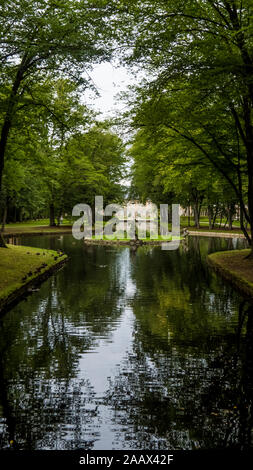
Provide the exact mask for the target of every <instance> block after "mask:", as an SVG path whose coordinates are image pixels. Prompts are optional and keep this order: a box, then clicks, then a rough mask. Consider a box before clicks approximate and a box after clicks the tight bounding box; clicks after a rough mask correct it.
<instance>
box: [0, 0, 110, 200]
mask: <svg viewBox="0 0 253 470" xmlns="http://www.w3.org/2000/svg"><path fill="white" fill-rule="evenodd" d="M1 7H2V8H1V15H0V79H1V82H2V85H3V88H4V93H3V95H1V98H2V100H1V102H0V107H1V114H2V122H1V129H0V191H1V186H2V175H3V169H4V164H5V155H6V149H7V145H8V139H9V135H10V131H11V128H12V124H13V120H14V117H15V116H16V114H17V113H18V112H19V111H20V109H21V108H22V106H23V96H24V93H26V92H27V91H29V90H30V89H32V87H33V85H34V84H38V83H41V81H44V80H45V78H46V77H48V76H50V77H56V76H57V77H59V76H62V77H66V76H67V77H71V79H72V80H73V81H75V82H76V83H77V84H78V85H80V86H82V87H84V86H87V80H85V79H84V78H83V73H84V71H85V67H86V68H87V67H88V66H89V65H90V64H91V63H94V62H99V61H102V60H106V59H108V58H109V57H110V43H109V39H110V37H111V30H110V26H109V22H108V14H110V13H109V12H108V8H107V5H106V3H105V2H103V1H102V0H101V1H100V0H98V1H97V2H96V3H95V4H94V3H91V2H90V1H88V0H81V1H79V0H73V1H72V0H71V1H69V0H54V1H52V0H49V1H48V2H46V3H45V2H43V1H42V0H38V1H35V2H32V1H30V0H17V1H15V2H14V1H9V2H8V3H7V2H5V1H1ZM105 40H106V44H105ZM34 104H35V105H38V103H36V102H35V103H34ZM40 105H41V106H42V107H43V106H44V103H43V102H42V103H40Z"/></svg>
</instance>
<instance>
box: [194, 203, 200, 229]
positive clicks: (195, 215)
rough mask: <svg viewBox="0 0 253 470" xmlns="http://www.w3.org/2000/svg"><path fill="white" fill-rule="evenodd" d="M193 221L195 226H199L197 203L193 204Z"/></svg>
mask: <svg viewBox="0 0 253 470" xmlns="http://www.w3.org/2000/svg"><path fill="white" fill-rule="evenodd" d="M194 222H195V227H196V228H200V225H199V206H198V204H194Z"/></svg>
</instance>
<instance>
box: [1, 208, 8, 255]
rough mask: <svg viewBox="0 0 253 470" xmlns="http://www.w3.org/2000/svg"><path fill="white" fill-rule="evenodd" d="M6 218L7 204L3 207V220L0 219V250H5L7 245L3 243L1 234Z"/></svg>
mask: <svg viewBox="0 0 253 470" xmlns="http://www.w3.org/2000/svg"><path fill="white" fill-rule="evenodd" d="M6 218H7V203H6V204H5V207H4V212H3V219H2V226H1V230H0V248H7V245H6V243H5V239H4V237H3V232H4V226H5V223H6Z"/></svg>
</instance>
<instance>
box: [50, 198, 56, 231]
mask: <svg viewBox="0 0 253 470" xmlns="http://www.w3.org/2000/svg"><path fill="white" fill-rule="evenodd" d="M49 210H50V216H49V218H50V222H49V225H50V227H55V214H54V204H53V203H51V204H50V206H49Z"/></svg>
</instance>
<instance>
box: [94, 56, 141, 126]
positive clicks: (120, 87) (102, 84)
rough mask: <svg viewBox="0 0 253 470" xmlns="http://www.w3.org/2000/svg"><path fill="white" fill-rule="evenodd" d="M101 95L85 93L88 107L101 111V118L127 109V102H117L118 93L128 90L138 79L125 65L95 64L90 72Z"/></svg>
mask: <svg viewBox="0 0 253 470" xmlns="http://www.w3.org/2000/svg"><path fill="white" fill-rule="evenodd" d="M89 76H90V77H91V79H92V81H93V83H94V85H95V86H96V88H97V90H98V92H99V94H100V97H96V96H95V95H94V93H92V92H90V91H88V92H86V95H85V104H86V105H88V107H91V108H93V109H95V111H97V112H101V113H102V114H101V116H99V118H100V119H106V118H108V117H113V116H115V114H118V112H120V111H121V112H122V111H124V109H125V106H126V105H125V103H123V102H121V103H117V101H116V95H117V94H118V93H119V92H122V91H127V87H128V85H130V84H133V83H134V81H135V80H136V79H135V78H134V77H133V76H131V75H130V72H129V71H127V70H126V69H125V68H124V67H115V66H113V65H112V64H111V63H110V62H103V63H102V64H98V65H95V66H94V68H93V71H92V72H89Z"/></svg>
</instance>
